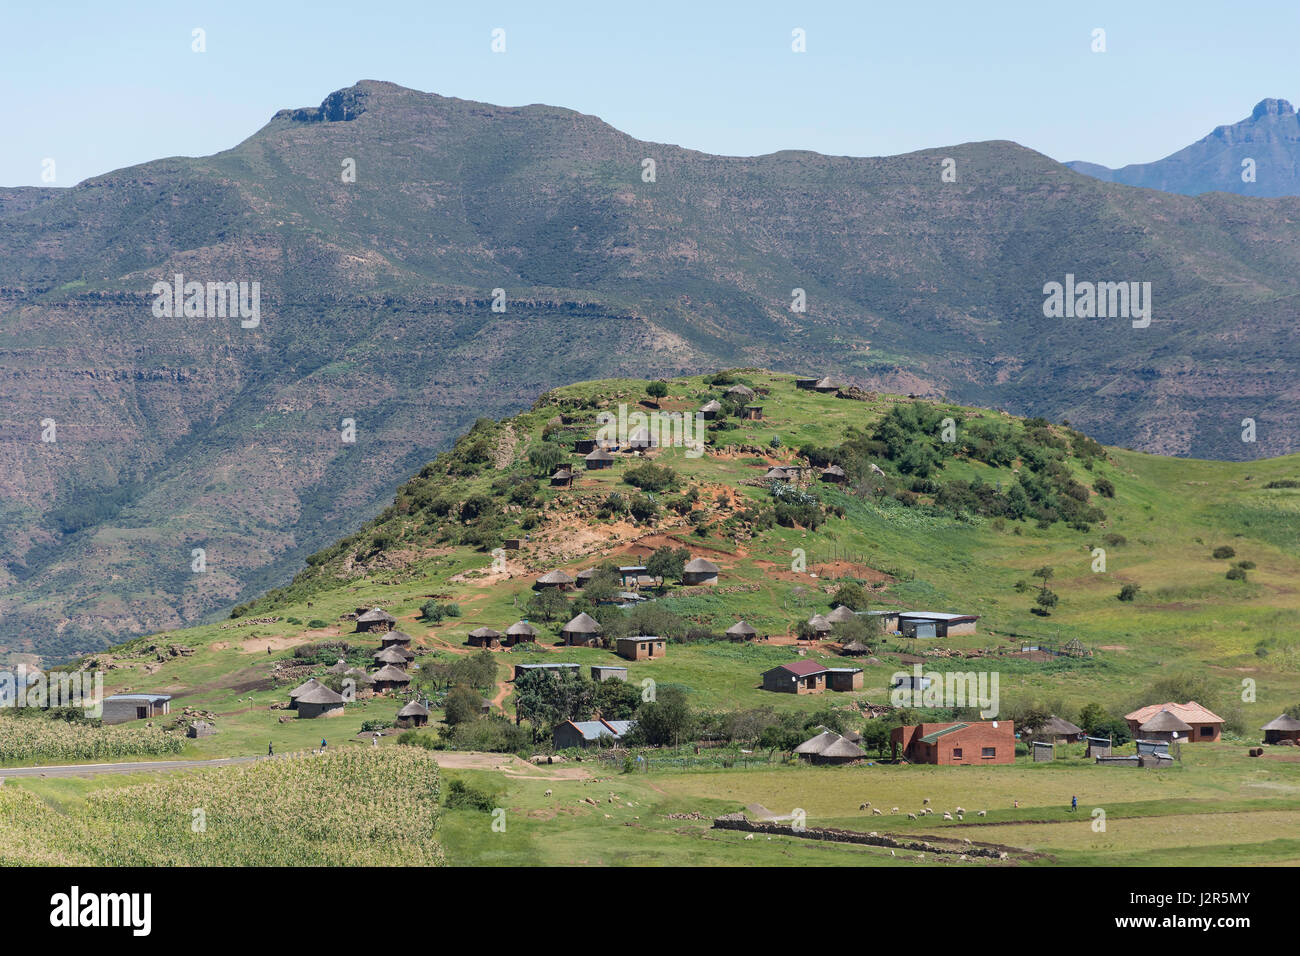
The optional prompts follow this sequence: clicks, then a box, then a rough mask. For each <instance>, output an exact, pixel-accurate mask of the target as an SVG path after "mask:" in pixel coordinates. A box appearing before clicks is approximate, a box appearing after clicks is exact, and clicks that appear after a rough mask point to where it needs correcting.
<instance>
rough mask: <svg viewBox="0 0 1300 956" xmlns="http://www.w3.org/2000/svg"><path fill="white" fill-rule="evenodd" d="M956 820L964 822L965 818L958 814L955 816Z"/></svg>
mask: <svg viewBox="0 0 1300 956" xmlns="http://www.w3.org/2000/svg"><path fill="white" fill-rule="evenodd" d="M957 819H958V820H965V819H966V818H965V817H964V816H962V815H961V814H960V813H959V814H957Z"/></svg>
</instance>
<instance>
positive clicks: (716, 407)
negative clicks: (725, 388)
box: [700, 398, 722, 422]
mask: <svg viewBox="0 0 1300 956" xmlns="http://www.w3.org/2000/svg"><path fill="white" fill-rule="evenodd" d="M721 411H722V403H721V402H720V401H718V400H717V399H716V398H715V399H713V400H711V401H708V402H705V403H704V404H703V405H701V406H700V414H701V415H703V416H704V420H705V421H706V422H711V421H713V420H714V419H715V418H717V417H718V413H719V412H721Z"/></svg>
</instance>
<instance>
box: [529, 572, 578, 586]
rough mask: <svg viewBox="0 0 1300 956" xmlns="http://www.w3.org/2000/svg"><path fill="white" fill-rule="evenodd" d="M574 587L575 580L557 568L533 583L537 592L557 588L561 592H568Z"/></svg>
mask: <svg viewBox="0 0 1300 956" xmlns="http://www.w3.org/2000/svg"><path fill="white" fill-rule="evenodd" d="M573 585H574V579H573V578H572V577H570V576H569V575H568V574H566V573H564V572H563V571H561V570H560V569H559V568H556V569H555V570H554V571H547V572H546V573H545V574H543V575H542V576H541V577H540V578H538V579H537V580H536V581H535V582H534V583H533V587H534V588H536V589H537V590H543V589H545V588H555V589H556V590H559V591H567V590H569V589H570V588H572V587H573Z"/></svg>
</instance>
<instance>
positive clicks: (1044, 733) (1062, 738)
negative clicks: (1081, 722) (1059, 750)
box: [1033, 714, 1084, 743]
mask: <svg viewBox="0 0 1300 956" xmlns="http://www.w3.org/2000/svg"><path fill="white" fill-rule="evenodd" d="M1033 736H1035V737H1051V738H1053V740H1055V741H1057V742H1058V743H1065V742H1071V741H1075V740H1082V739H1083V736H1084V734H1083V728H1082V727H1079V726H1077V725H1075V724H1072V723H1070V722H1069V721H1068V720H1065V719H1064V718H1061V717H1057V716H1056V715H1055V714H1053V715H1052V716H1051V717H1048V718H1047V719H1046V720H1045V721H1043V722H1042V723H1041V724H1039V725H1038V726H1037V727H1035V728H1034V731H1033Z"/></svg>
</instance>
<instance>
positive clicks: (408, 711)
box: [397, 700, 429, 718]
mask: <svg viewBox="0 0 1300 956" xmlns="http://www.w3.org/2000/svg"><path fill="white" fill-rule="evenodd" d="M397 716H398V717H403V718H404V717H428V716H429V708H428V707H425V706H424V705H423V704H422V703H420V702H419V701H418V700H413V701H411V702H410V703H409V704H407V705H406V706H405V707H403V708H402V709H401V710H399V711H398V712H397Z"/></svg>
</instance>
